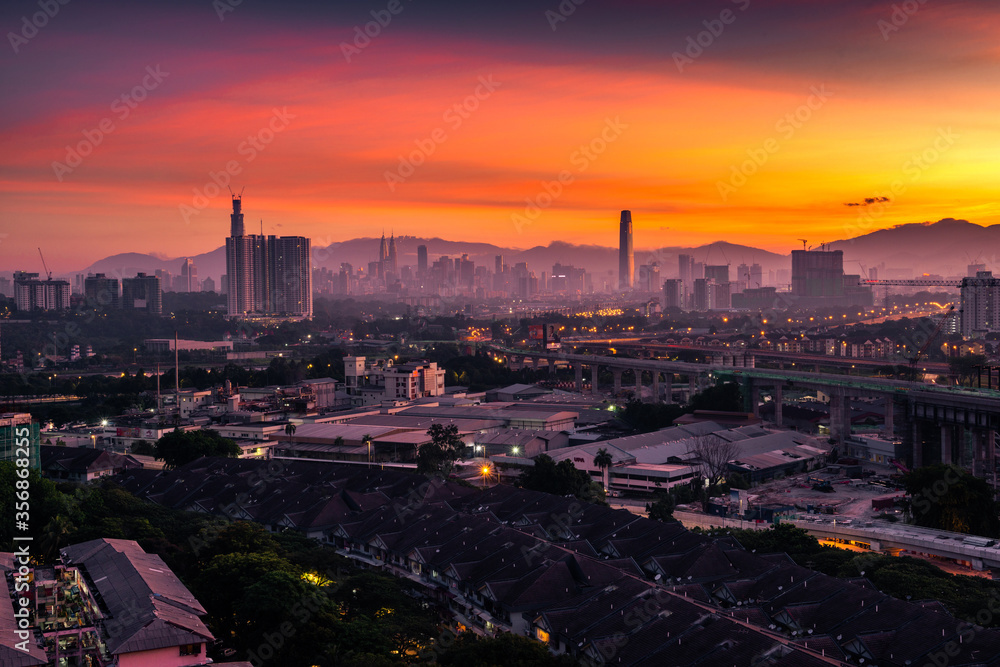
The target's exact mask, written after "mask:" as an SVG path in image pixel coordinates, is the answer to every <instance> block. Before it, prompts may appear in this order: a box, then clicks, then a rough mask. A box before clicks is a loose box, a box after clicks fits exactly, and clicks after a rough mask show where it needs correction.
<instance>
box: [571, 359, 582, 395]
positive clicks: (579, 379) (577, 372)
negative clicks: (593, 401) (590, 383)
mask: <svg viewBox="0 0 1000 667" xmlns="http://www.w3.org/2000/svg"><path fill="white" fill-rule="evenodd" d="M573 372H574V373H575V375H576V377H575V381H576V391H577V393H580V394H582V393H583V364H573Z"/></svg>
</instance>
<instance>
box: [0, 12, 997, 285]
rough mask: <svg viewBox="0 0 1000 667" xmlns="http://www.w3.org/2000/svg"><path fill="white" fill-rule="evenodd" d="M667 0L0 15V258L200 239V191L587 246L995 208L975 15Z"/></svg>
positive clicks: (692, 241) (850, 225)
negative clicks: (0, 216) (4, 33)
mask: <svg viewBox="0 0 1000 667" xmlns="http://www.w3.org/2000/svg"><path fill="white" fill-rule="evenodd" d="M217 4H218V3H217ZM671 5H672V6H671V7H669V8H651V7H648V6H645V5H643V4H639V3H636V4H628V5H624V6H623V5H621V4H617V5H614V6H613V7H612V6H609V5H602V4H595V3H587V4H586V5H575V4H574V3H570V6H572V7H575V9H573V11H572V12H568V11H566V10H565V8H564V9H563V10H560V5H558V4H554V5H553V7H551V8H542V7H539V6H536V5H529V4H528V3H513V4H510V5H505V6H504V7H503V8H490V9H483V8H475V9H466V8H462V7H455V6H451V5H450V4H447V3H425V4H420V5H418V4H412V5H411V4H410V3H406V2H404V3H400V4H399V5H398V7H397V6H396V5H394V7H395V8H397V9H398V11H397V13H395V14H392V13H390V12H389V11H388V9H386V7H388V5H384V6H383V5H379V4H374V5H371V6H370V7H364V8H336V9H330V8H324V7H319V6H313V5H312V4H311V3H300V4H297V5H295V6H294V7H296V8H299V9H302V10H303V11H302V12H299V13H296V12H289V11H277V10H275V9H273V8H269V7H253V6H250V5H245V4H239V5H233V4H230V3H225V2H223V3H221V4H220V5H219V6H220V7H223V9H219V8H218V7H213V6H212V5H210V4H205V3H189V4H179V5H176V6H171V7H170V8H169V9H164V8H141V9H140V8H134V7H129V8H124V7H117V5H114V4H108V3H106V4H105V5H102V7H105V8H107V9H111V8H114V10H115V11H113V12H112V11H103V12H102V11H99V12H97V13H96V14H94V15H93V16H90V17H88V16H86V15H84V14H83V12H82V10H78V9H77V8H76V5H74V4H67V5H60V7H59V10H58V13H57V15H55V16H53V17H51V18H50V19H48V20H46V21H45V25H44V26H43V27H41V28H37V29H31V28H25V27H24V26H23V23H22V19H24V18H25V17H30V16H31V15H32V14H33V12H34V10H36V9H37V7H36V5H34V4H30V5H13V6H9V7H7V8H5V9H4V11H3V14H2V15H0V25H4V26H7V28H8V30H9V31H10V34H12V35H15V38H14V39H11V38H10V37H9V36H8V40H7V41H8V47H9V48H8V50H7V51H6V53H5V55H4V58H6V60H5V64H6V65H7V67H5V68H4V71H3V74H2V75H0V76H2V77H3V79H2V80H3V82H4V84H5V86H6V87H7V89H9V90H11V91H12V94H13V95H14V96H15V97H16V98H17V99H18V101H19V103H18V104H17V105H11V106H10V107H9V108H7V109H5V110H4V111H3V112H2V114H3V115H2V119H3V120H2V129H0V136H3V137H4V139H5V140H6V141H7V143H8V145H9V147H10V150H9V151H8V152H7V153H6V155H5V157H4V158H3V167H2V168H3V172H4V175H5V177H4V188H3V194H2V195H0V196H2V201H3V205H4V209H5V211H6V212H7V214H8V215H7V225H5V227H6V228H5V230H4V233H6V234H7V236H6V237H4V238H3V240H2V243H0V262H2V264H3V266H4V267H5V268H7V269H8V270H12V269H14V268H18V267H17V266H15V265H17V264H22V265H24V266H25V268H29V267H30V268H32V270H34V269H33V266H34V264H33V255H34V254H35V248H36V247H37V246H38V245H40V244H44V245H45V246H47V247H46V248H45V250H46V254H47V260H48V261H49V262H50V263H51V265H52V266H53V267H54V270H56V271H63V270H75V269H78V268H79V264H78V263H77V262H76V261H74V259H75V258H76V257H80V256H86V257H88V258H91V259H97V258H99V257H103V256H107V255H110V254H114V253H116V252H125V251H135V252H160V253H163V254H166V255H168V256H176V257H183V256H187V255H190V254H194V253H196V252H205V251H208V250H211V249H214V248H215V247H217V246H216V245H215V241H214V239H217V238H218V225H220V224H223V223H221V221H223V220H224V218H223V217H222V216H224V215H225V214H226V211H227V208H228V201H227V197H226V194H227V189H226V187H224V186H223V185H221V183H223V182H226V185H231V186H232V187H234V188H242V187H243V186H246V187H247V189H248V192H252V193H253V196H254V199H255V202H256V203H257V204H258V206H257V207H256V208H257V210H258V211H259V214H258V216H257V217H260V218H263V225H264V227H265V233H266V234H276V235H280V234H281V233H283V232H284V230H286V229H288V228H294V229H296V231H297V233H300V234H303V235H305V236H308V237H310V238H312V239H313V240H314V243H315V244H316V245H317V246H326V245H329V244H330V243H334V242H337V241H341V240H343V239H348V238H354V237H357V236H363V235H366V234H371V233H375V232H377V231H378V230H380V229H382V228H385V229H394V230H395V232H396V234H397V235H410V236H441V237H447V238H459V239H461V240H466V241H469V242H476V241H491V240H493V241H495V240H497V239H498V238H502V239H505V243H504V244H505V245H512V246H517V247H531V246H533V245H536V244H538V243H543V244H544V243H547V242H549V241H553V240H564V241H568V242H572V243H587V244H602V245H613V244H614V235H613V232H611V233H609V232H608V224H607V223H608V219H609V216H610V215H613V214H614V212H615V211H618V210H621V209H623V208H628V209H630V210H632V211H633V212H634V213H635V214H636V228H635V235H636V239H637V245H638V246H641V247H658V246H666V245H670V246H673V245H682V246H697V245H701V244H703V243H709V242H712V241H716V240H719V239H725V240H727V241H731V242H736V243H744V244H747V245H756V246H758V247H762V248H765V249H769V250H774V251H781V252H782V253H787V252H788V251H790V250H791V249H794V247H795V245H796V241H795V239H797V238H800V237H802V236H803V235H805V234H804V233H803V231H802V228H803V227H807V228H808V229H809V233H808V234H807V236H809V237H810V238H816V239H817V240H822V241H833V240H837V239H840V238H848V237H851V236H854V235H857V234H858V233H861V232H864V231H873V230H875V229H881V228H887V227H891V226H893V225H896V224H903V223H917V222H925V221H931V220H937V219H941V218H945V217H955V218H963V219H968V220H970V221H972V222H974V223H976V224H981V225H989V224H993V223H996V222H997V221H998V216H997V208H996V203H995V198H994V196H993V194H992V190H991V189H990V184H991V179H992V176H991V174H992V169H991V167H992V163H993V160H994V158H993V155H995V153H996V151H995V150H991V149H993V148H994V147H995V146H996V144H997V131H996V130H997V127H996V123H995V121H994V120H993V117H994V116H993V114H992V113H991V111H992V109H993V107H995V106H996V105H997V102H998V100H997V94H996V92H995V90H993V89H992V88H991V87H990V86H989V81H990V79H989V76H988V75H987V74H988V72H989V71H991V70H990V68H991V66H992V65H993V64H995V62H996V55H995V53H994V49H993V46H992V41H990V40H991V37H992V35H993V34H994V31H993V28H994V27H995V26H996V24H997V10H996V9H994V8H992V6H991V5H988V4H986V3H985V2H970V3H961V4H960V3H953V2H939V3H930V4H920V3H916V4H915V5H914V6H915V7H916V8H917V9H916V10H915V11H913V12H912V13H906V12H904V11H903V10H902V9H899V11H896V10H894V7H895V5H893V4H891V3H887V4H885V5H881V4H872V3H866V2H860V1H857V2H849V3H841V4H838V5H837V6H836V7H823V6H819V5H816V4H815V3H813V4H810V5H809V6H808V7H802V6H798V5H793V4H789V3H787V2H750V1H749V0H740V1H739V2H730V3H724V2H723V3H717V4H714V5H711V6H707V5H703V4H698V3H693V2H691V3H687V2H684V3H671ZM225 8H228V9H225ZM372 12H374V14H372ZM900 12H902V13H900ZM379 18H380V19H381V21H382V22H384V23H385V25H384V26H382V25H379V24H378V23H375V24H372V25H374V26H375V27H370V26H369V32H371V33H376V34H375V36H374V37H367V36H366V35H364V30H365V28H366V26H368V24H370V23H371V22H372V21H376V19H379ZM29 23H30V20H29ZM944 24H946V25H948V31H947V34H944V33H941V32H939V28H940V26H941V25H944ZM150 26H152V27H150ZM139 28H142V29H143V30H142V32H141V34H142V35H143V38H142V39H141V40H140V39H136V38H135V37H132V36H131V35H136V34H140V33H139ZM359 31H360V32H359ZM22 32H23V33H24V34H30V35H31V36H30V38H27V37H23V36H21V33H22ZM716 33H717V34H716ZM359 35H360V36H359ZM598 35H599V36H600V38H599V39H596V38H595V37H596V36H598ZM188 42H190V44H196V45H197V46H194V47H192V46H190V44H189V43H188ZM81 48H83V49H85V50H86V55H84V56H81V53H80V49H81ZM456 50H460V51H461V53H462V56H461V57H459V56H456V55H455V52H456ZM122 54H127V56H128V57H127V58H122V57H121V55H122ZM793 55H794V57H792V56H793ZM206 62H211V63H214V65H213V67H211V68H205V67H203V64H204V63H206ZM104 121H107V122H104ZM88 137H89V138H88ZM67 147H69V150H67ZM77 149H79V150H77ZM73 152H77V153H79V154H81V155H79V156H78V158H79V160H76V159H74V158H73V156H72V155H70V153H73ZM82 153H87V155H85V156H84V155H82ZM77 162H79V163H78V164H76V163H77ZM71 163H73V164H75V166H73V164H71ZM229 167H232V168H231V169H229ZM227 169H229V170H228V171H227ZM561 176H563V178H560V177H561ZM894 186H895V187H894ZM882 198H886V199H887V200H888V201H881V199H882ZM866 200H871V202H869V203H868V204H867V205H866ZM850 204H859V206H849V205H850ZM184 207H187V208H184ZM29 230H30V231H29ZM639 239H642V241H639Z"/></svg>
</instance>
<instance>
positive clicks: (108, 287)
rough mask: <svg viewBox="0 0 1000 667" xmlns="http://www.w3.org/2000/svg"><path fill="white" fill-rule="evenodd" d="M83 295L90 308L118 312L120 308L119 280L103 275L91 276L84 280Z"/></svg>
mask: <svg viewBox="0 0 1000 667" xmlns="http://www.w3.org/2000/svg"><path fill="white" fill-rule="evenodd" d="M83 295H84V298H85V299H86V302H87V307H88V308H96V309H98V310H111V309H114V310H117V309H118V307H119V303H120V301H119V295H118V279H117V278H108V277H107V276H106V275H104V274H103V273H97V274H91V275H89V276H87V277H86V278H84V280H83Z"/></svg>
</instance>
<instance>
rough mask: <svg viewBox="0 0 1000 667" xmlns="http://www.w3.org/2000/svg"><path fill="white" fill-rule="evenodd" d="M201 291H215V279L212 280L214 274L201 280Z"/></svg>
mask: <svg viewBox="0 0 1000 667" xmlns="http://www.w3.org/2000/svg"><path fill="white" fill-rule="evenodd" d="M201 291H202V292H214V291H215V281H214V280H212V276H209V277H207V278H205V279H204V280H202V281H201Z"/></svg>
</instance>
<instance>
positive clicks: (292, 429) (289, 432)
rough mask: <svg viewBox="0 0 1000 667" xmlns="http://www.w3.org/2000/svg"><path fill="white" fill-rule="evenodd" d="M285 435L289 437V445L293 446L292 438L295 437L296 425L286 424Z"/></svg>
mask: <svg viewBox="0 0 1000 667" xmlns="http://www.w3.org/2000/svg"><path fill="white" fill-rule="evenodd" d="M285 435H287V436H288V444H289V445H291V444H292V436H293V435H295V424H293V423H292V422H288V423H287V424H285Z"/></svg>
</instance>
